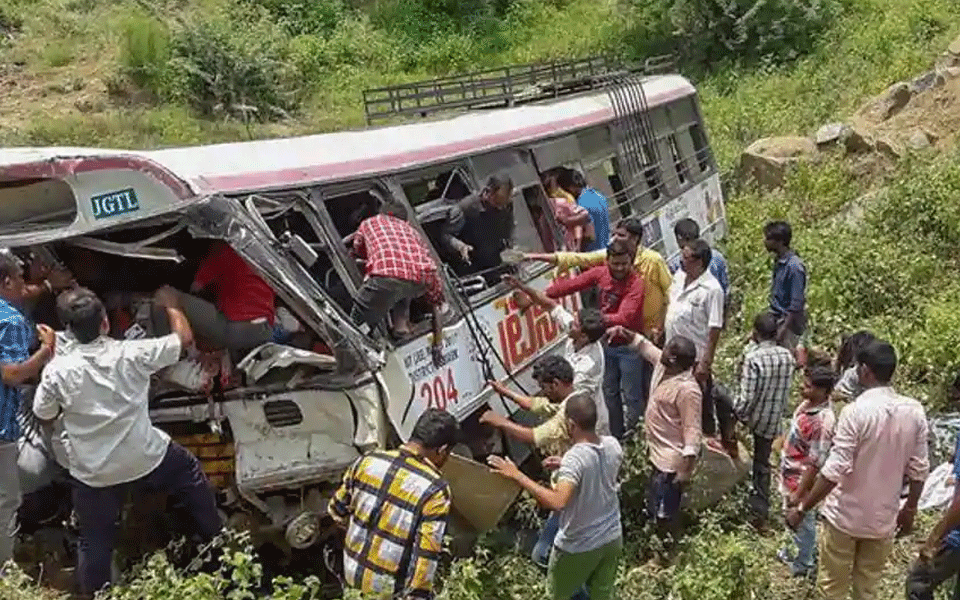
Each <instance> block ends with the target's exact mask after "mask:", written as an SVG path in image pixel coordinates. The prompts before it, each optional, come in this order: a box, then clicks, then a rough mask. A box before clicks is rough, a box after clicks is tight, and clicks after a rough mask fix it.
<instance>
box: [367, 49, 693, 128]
mask: <svg viewBox="0 0 960 600" xmlns="http://www.w3.org/2000/svg"><path fill="white" fill-rule="evenodd" d="M674 67H675V62H674V59H673V57H672V56H669V55H665V56H655V57H652V58H648V59H647V60H645V61H644V62H643V63H642V64H633V65H628V64H624V63H623V62H621V61H619V60H618V59H616V58H614V57H612V56H594V57H591V58H582V59H576V60H569V61H553V62H549V63H528V64H522V65H510V66H506V67H500V68H497V69H488V70H485V71H476V72H472V73H465V74H463V75H457V76H454V77H444V78H439V79H429V80H425V81H417V82H414V83H406V84H401V85H395V86H389V87H382V88H375V89H369V90H365V91H364V92H363V104H364V109H365V111H366V115H367V124H369V125H372V124H373V123H375V122H377V121H382V120H385V119H389V118H391V117H409V116H419V117H426V116H428V115H430V114H433V113H438V112H442V111H450V110H469V109H479V108H499V107H505V106H515V105H517V104H526V103H529V102H536V101H540V100H547V99H551V98H559V97H561V96H567V95H569V94H575V93H578V92H585V91H590V90H595V89H599V88H602V87H604V86H605V85H607V84H608V83H610V82H611V81H613V80H616V79H617V78H620V77H623V76H624V75H629V74H640V75H657V74H662V73H668V72H671V71H673V69H674Z"/></svg>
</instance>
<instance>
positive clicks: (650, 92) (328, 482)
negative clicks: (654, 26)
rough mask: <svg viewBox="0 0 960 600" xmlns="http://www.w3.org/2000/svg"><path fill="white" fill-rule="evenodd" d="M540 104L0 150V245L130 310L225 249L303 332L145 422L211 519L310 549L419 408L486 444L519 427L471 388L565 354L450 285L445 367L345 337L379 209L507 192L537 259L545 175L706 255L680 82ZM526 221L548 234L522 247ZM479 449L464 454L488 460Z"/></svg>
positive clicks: (554, 339)
mask: <svg viewBox="0 0 960 600" xmlns="http://www.w3.org/2000/svg"><path fill="white" fill-rule="evenodd" d="M435 87H436V86H435ZM461 87H463V86H462V82H461ZM421 89H423V88H421ZM546 95H547V96H550V95H551V94H549V93H548V94H546ZM552 95H553V96H555V97H550V98H546V99H540V100H538V101H531V102H523V101H522V98H520V99H519V100H515V101H512V102H507V104H510V105H509V106H502V107H499V108H486V109H477V108H474V109H472V110H461V111H460V112H458V113H456V114H453V115H445V116H444V115H441V116H440V117H439V118H433V117H431V118H429V119H427V118H421V119H420V120H419V121H417V122H413V123H405V124H399V125H391V126H385V127H377V128H366V129H360V130H355V131H342V132H338V133H330V134H323V135H313V136H307V137H296V138H284V139H272V140H261V141H250V142H239V143H229V144H217V145H209V146H196V147H186V148H171V149H163V150H151V151H134V150H118V149H97V148H3V149H0V246H5V247H10V248H14V249H17V248H38V247H42V248H45V249H47V250H49V251H50V253H52V255H55V256H58V257H61V260H63V262H65V263H66V264H67V266H68V267H70V268H71V270H73V271H74V274H75V275H76V277H77V279H78V281H79V282H80V283H81V284H84V285H88V286H89V287H91V288H93V289H95V290H96V291H98V292H100V291H103V292H104V293H106V291H107V290H105V289H104V287H109V288H110V290H111V291H113V292H116V291H118V290H119V291H123V292H129V293H131V294H134V295H136V294H137V293H142V294H148V293H149V291H150V290H152V289H154V288H156V287H157V286H159V285H160V284H162V283H173V284H178V283H180V282H183V281H186V280H187V278H188V277H189V270H190V268H191V266H192V265H194V264H195V263H194V261H195V260H196V256H194V255H193V254H192V252H193V248H194V247H195V246H194V243H193V242H194V241H196V240H198V239H204V238H213V239H222V240H226V241H227V242H228V243H230V244H231V245H232V246H233V247H234V248H235V249H236V251H237V252H238V253H240V254H241V255H242V256H243V257H244V258H245V259H246V260H247V261H248V262H249V263H250V264H251V265H252V266H253V267H254V268H255V269H256V270H257V271H258V272H259V273H260V275H262V276H263V277H264V279H265V280H266V281H267V282H268V283H269V284H270V285H271V286H272V287H273V288H274V290H275V291H276V294H277V298H278V306H282V307H283V308H284V309H285V310H286V311H288V312H289V313H290V314H291V315H293V316H294V317H295V319H296V321H297V322H298V323H299V326H300V328H301V330H302V331H301V332H300V335H299V337H297V338H296V339H297V341H296V342H289V344H290V347H289V350H290V352H288V353H284V352H282V351H280V352H277V351H273V352H265V353H264V352H261V353H260V354H257V353H256V352H255V353H254V355H252V356H251V357H249V358H248V360H246V361H244V363H241V366H242V368H241V366H234V367H233V368H234V369H237V370H242V371H243V373H244V375H245V377H242V378H241V381H240V384H238V385H232V386H225V387H221V388H217V389H216V390H215V391H214V392H213V393H204V394H200V393H195V392H191V391H189V390H177V389H169V388H167V387H164V386H158V390H157V391H156V393H155V394H154V397H153V400H152V415H153V417H154V419H155V421H156V422H157V423H158V424H159V425H160V426H162V427H164V428H166V429H168V430H169V431H171V432H172V433H173V434H174V435H175V436H177V437H178V439H181V440H182V441H184V443H185V444H187V445H190V446H191V447H192V448H193V449H194V451H195V452H197V453H198V455H200V457H201V459H203V461H204V464H205V468H207V470H208V472H209V473H210V474H211V475H212V476H213V478H214V481H215V482H216V483H217V484H218V486H219V487H220V488H221V491H223V498H224V510H225V511H226V512H228V513H230V514H241V513H242V514H243V517H242V519H243V520H244V522H245V523H247V524H248V525H249V524H250V523H251V522H255V523H257V524H259V526H260V528H261V529H264V530H272V531H276V530H280V531H283V532H285V533H286V537H287V541H288V542H289V543H290V544H291V545H292V546H294V547H306V546H309V545H311V544H312V543H314V542H316V541H317V540H318V539H320V537H321V536H320V534H319V533H318V531H319V530H320V529H321V528H320V527H318V526H317V524H318V523H319V522H320V521H319V520H320V519H321V517H322V515H323V514H324V506H325V498H327V497H328V496H329V493H330V491H331V490H332V489H333V486H334V485H335V484H336V482H337V480H338V478H339V476H340V474H341V473H342V471H343V470H344V469H345V468H346V467H347V466H348V465H349V464H350V463H351V462H352V461H353V460H354V459H356V458H357V457H358V456H359V455H360V454H361V453H362V452H364V451H365V450H368V449H370V448H374V447H384V446H388V445H391V444H395V443H397V442H398V441H400V440H404V439H406V438H407V437H408V435H409V434H410V431H411V428H412V426H413V424H414V423H415V422H416V419H417V417H418V416H419V415H420V414H421V413H422V412H423V411H424V410H426V409H427V408H428V407H437V408H442V409H445V410H447V411H449V412H451V413H452V414H454V415H455V416H456V417H457V419H458V420H460V421H461V422H462V423H463V424H464V427H465V429H466V430H467V431H468V432H471V434H473V435H474V437H475V438H477V437H482V433H481V428H480V427H479V426H478V425H477V416H478V414H479V412H480V411H481V410H482V409H485V408H486V407H488V406H489V407H491V408H493V409H494V410H496V411H499V412H501V413H504V414H514V413H516V407H515V406H512V405H506V404H505V403H504V402H503V401H502V400H501V399H500V398H499V397H498V396H497V395H496V394H495V393H494V392H493V391H492V390H491V389H490V388H489V387H488V386H486V384H485V382H486V380H487V379H488V378H490V377H493V378H496V379H498V380H509V381H510V382H511V385H519V386H524V387H526V388H531V387H532V383H531V380H530V378H529V374H528V371H529V367H530V365H531V364H532V362H533V361H534V360H535V359H537V358H538V357H540V356H542V355H544V354H545V353H550V352H554V351H556V349H557V348H558V347H559V345H560V342H561V341H562V340H561V335H560V334H559V332H558V330H557V328H556V327H555V326H554V325H553V323H552V322H551V321H550V319H549V318H548V316H547V315H545V314H541V313H539V312H537V311H528V312H526V313H524V314H520V312H519V311H518V310H517V309H516V307H515V306H514V305H513V304H512V302H511V300H510V297H509V292H508V290H507V289H506V288H505V286H504V285H503V284H497V283H496V282H494V283H493V284H492V285H490V284H488V283H487V282H486V281H485V280H484V279H483V277H477V276H475V274H468V275H466V276H463V277H458V276H456V275H454V274H453V272H452V271H447V272H445V275H444V283H445V288H446V289H445V291H446V298H447V301H448V306H447V307H446V310H445V316H444V319H445V321H444V327H443V331H444V355H445V357H446V359H447V360H446V362H445V364H444V365H443V366H442V367H440V368H436V367H434V365H433V363H432V361H431V355H430V351H429V350H430V343H431V342H430V337H431V336H430V333H429V324H428V323H427V322H426V320H416V321H415V322H414V333H415V334H414V335H413V336H411V337H410V338H408V339H405V340H403V341H401V342H398V343H385V342H383V341H381V340H379V339H374V338H371V337H368V336H365V335H363V334H362V333H361V332H360V330H359V329H358V328H357V327H356V325H355V324H354V323H352V322H351V321H350V320H349V318H348V313H349V308H350V306H349V305H350V302H351V301H352V297H353V296H354V295H355V294H356V292H357V289H358V288H359V287H360V285H361V283H362V274H361V271H360V269H359V268H358V265H357V264H356V263H355V262H354V261H353V260H352V259H351V258H350V256H349V253H348V248H347V246H346V244H345V243H344V241H343V240H344V238H346V237H347V236H349V234H351V233H352V232H353V229H355V228H356V225H357V224H358V223H359V220H360V219H362V218H363V217H365V216H370V215H371V214H373V212H374V211H375V210H376V208H377V206H378V204H379V203H380V202H381V201H383V200H384V199H388V198H389V199H392V200H396V201H399V202H402V203H406V204H407V205H408V206H409V207H410V208H411V211H410V214H411V215H413V214H416V210H415V207H416V205H417V204H419V203H420V202H421V200H422V199H423V197H424V196H425V195H426V194H427V193H428V190H429V189H430V187H431V185H432V184H433V182H434V181H436V180H437V179H438V177H445V176H450V175H453V176H456V177H457V178H458V180H459V183H461V184H462V185H463V186H465V187H466V188H468V189H470V190H474V191H476V190H479V188H480V187H481V186H482V185H483V183H484V182H485V181H486V179H487V178H488V177H489V176H491V175H507V176H509V177H510V178H511V180H512V181H513V183H514V186H515V188H514V193H515V197H514V202H513V211H514V223H515V226H514V231H515V233H514V240H513V246H514V247H515V248H517V249H520V250H523V251H529V252H543V251H545V250H550V249H553V248H559V247H560V245H561V244H562V239H563V238H562V236H561V235H560V230H559V228H558V227H557V225H556V223H555V222H554V221H553V219H552V213H550V211H549V210H545V207H546V206H548V205H547V204H546V197H545V194H544V190H543V188H542V186H541V177H540V174H541V173H542V172H543V171H545V170H547V169H550V168H553V167H557V166H566V167H572V168H576V169H577V170H579V171H580V172H582V173H583V174H584V176H585V178H586V181H587V183H588V184H589V185H590V186H591V187H593V188H595V189H597V190H599V191H600V192H601V193H603V194H604V195H606V196H607V197H608V199H609V200H610V213H611V222H614V221H616V220H618V219H619V218H621V217H626V216H630V215H634V216H638V217H641V218H642V220H643V222H644V224H645V225H646V234H645V236H646V239H645V244H647V245H648V246H651V247H653V248H655V249H657V250H659V251H661V252H662V253H664V255H665V256H667V257H670V256H672V255H674V254H676V253H677V252H678V248H677V247H676V244H675V241H674V238H673V235H672V227H673V224H674V223H675V222H676V221H677V220H678V219H680V218H684V217H687V216H690V217H692V218H693V219H695V220H696V221H697V222H698V223H699V224H700V225H701V228H702V229H703V231H704V237H706V238H708V239H716V238H718V237H720V236H722V235H723V233H724V229H725V217H724V206H723V198H722V194H721V189H720V181H719V177H718V173H717V166H716V163H715V161H714V158H713V156H712V153H711V151H710V147H709V144H708V142H707V136H706V132H705V126H704V123H703V118H702V114H701V111H700V108H699V104H698V99H697V92H696V89H695V88H694V86H693V85H692V84H691V83H690V82H689V81H688V80H686V79H684V78H683V77H681V76H678V75H673V74H658V75H634V76H629V77H628V76H624V77H622V78H620V79H619V80H616V81H613V82H612V83H611V82H610V81H607V82H606V83H604V84H603V86H602V87H601V86H600V85H599V84H593V85H585V86H581V88H579V90H577V89H575V90H573V92H572V93H560V92H556V93H553V94H552ZM461 97H462V96H461ZM461 104H462V105H464V106H466V105H468V104H469V103H461ZM397 112H402V111H397ZM423 112H427V111H426V110H424V111H423ZM544 213H546V216H542V215H544ZM540 218H546V219H547V220H548V221H549V222H550V223H552V228H547V229H545V228H544V227H538V226H537V223H536V221H537V219H540ZM71 257H72V258H71ZM100 260H102V261H103V266H102V268H100V269H98V268H97V267H96V265H91V261H94V262H96V261H100ZM437 260H438V261H439V260H440V259H439V255H438V257H437ZM107 265H109V266H107ZM98 271H99V273H98ZM103 271H106V274H107V276H106V278H104V273H103ZM519 275H520V276H521V278H522V279H524V280H527V281H532V282H533V285H534V286H537V287H541V288H542V287H545V286H546V285H548V284H549V282H550V281H551V280H552V278H553V277H554V274H553V273H552V272H551V270H550V268H548V267H547V266H545V265H532V264H523V265H521V266H520V267H519ZM98 286H99V287H98ZM570 302H571V304H570V308H572V309H576V308H577V306H576V302H577V300H576V299H570ZM415 316H416V312H415ZM277 347H278V348H280V349H281V350H283V349H284V346H283V345H279V346H277ZM274 350H276V347H275V348H274ZM515 418H517V419H520V420H523V419H524V418H525V416H524V415H521V414H515ZM474 441H475V442H476V444H471V446H472V450H473V452H474V453H475V454H482V453H483V452H484V448H487V449H489V448H490V447H491V446H490V443H489V442H490V440H481V439H475V440H474ZM497 441H498V440H494V442H497ZM507 450H508V451H511V452H513V453H514V454H515V455H519V454H522V453H523V449H522V448H507ZM464 453H465V454H466V453H469V452H468V451H467V450H464ZM478 472H479V471H478ZM454 479H455V478H454ZM472 483H475V482H472ZM453 485H454V495H455V497H457V496H458V494H457V491H456V490H457V489H458V483H457V481H456V480H454V481H453ZM457 500H458V504H461V506H463V504H462V503H463V502H466V501H467V500H469V499H468V498H466V497H465V495H464V494H460V495H459V497H457ZM506 501H509V498H508V499H507V500H506ZM241 506H242V507H243V509H242V510H241V508H240V507H241ZM494 512H496V511H494ZM251 515H252V516H251Z"/></svg>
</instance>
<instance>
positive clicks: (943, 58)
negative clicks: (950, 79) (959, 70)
mask: <svg viewBox="0 0 960 600" xmlns="http://www.w3.org/2000/svg"><path fill="white" fill-rule="evenodd" d="M936 67H937V71H941V72H942V71H943V70H944V69H946V68H948V67H960V37H958V38H957V39H955V40H953V42H952V43H951V44H950V45H949V46H947V50H946V52H944V53H943V54H941V55H940V56H939V57H937V62H936Z"/></svg>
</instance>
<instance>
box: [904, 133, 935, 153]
mask: <svg viewBox="0 0 960 600" xmlns="http://www.w3.org/2000/svg"><path fill="white" fill-rule="evenodd" d="M935 142H936V138H935V137H934V136H931V135H930V134H929V133H927V132H926V131H925V130H923V129H916V130H914V131H913V133H911V134H910V137H909V138H907V146H909V147H910V149H911V150H926V149H927V148H929V147H930V146H931V145H932V144H934V143H935Z"/></svg>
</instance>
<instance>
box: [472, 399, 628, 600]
mask: <svg viewBox="0 0 960 600" xmlns="http://www.w3.org/2000/svg"><path fill="white" fill-rule="evenodd" d="M564 413H565V416H566V418H567V427H569V429H570V437H571V441H573V446H572V447H571V448H570V450H568V451H567V452H566V453H565V454H564V455H563V458H557V457H554V460H553V461H552V464H553V465H555V466H556V467H558V469H559V471H558V477H557V483H556V486H555V487H554V488H552V489H551V488H547V487H544V486H542V485H540V484H538V483H537V482H535V481H533V480H532V479H530V478H529V477H527V476H526V475H524V474H523V473H521V472H520V470H519V469H518V468H517V466H516V465H514V464H513V463H512V462H511V461H510V459H508V458H500V457H498V456H491V457H490V458H489V462H490V466H491V467H493V469H494V470H495V471H497V472H499V473H501V474H502V475H504V476H506V477H509V478H510V479H513V480H514V481H516V482H517V483H519V484H520V486H521V487H523V488H524V489H526V490H527V491H528V492H530V493H531V494H532V495H533V496H534V497H535V498H536V499H537V500H538V501H539V502H540V504H542V505H544V506H545V507H547V508H549V509H551V510H555V511H558V512H559V513H560V530H559V531H558V532H557V537H556V539H555V540H554V546H553V551H552V552H551V553H550V565H549V568H548V570H547V591H548V593H549V595H550V598H552V600H570V598H572V597H574V595H578V596H579V595H580V594H582V589H583V588H584V587H586V589H587V590H588V591H589V594H590V600H609V599H610V598H613V597H614V583H615V581H616V578H617V566H618V565H619V562H620V554H621V551H622V550H623V530H622V526H621V523H620V500H619V498H618V496H617V475H618V473H619V471H620V463H621V461H622V459H623V450H622V448H621V447H620V444H619V443H618V442H617V440H616V439H615V438H612V437H610V436H603V437H600V436H598V435H597V434H596V423H597V406H596V403H595V402H594V401H593V398H591V397H590V396H589V395H586V394H576V395H573V396H571V397H569V398H567V401H566V407H565V411H564ZM548 460H549V459H548Z"/></svg>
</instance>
